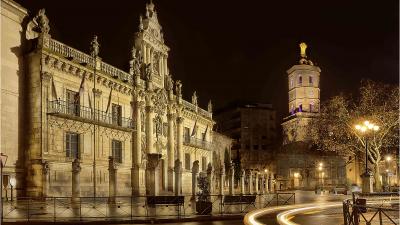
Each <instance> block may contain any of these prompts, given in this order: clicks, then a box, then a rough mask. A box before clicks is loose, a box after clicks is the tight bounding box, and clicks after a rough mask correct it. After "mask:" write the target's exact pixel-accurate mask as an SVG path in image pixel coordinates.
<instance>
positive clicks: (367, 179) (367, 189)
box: [361, 171, 374, 193]
mask: <svg viewBox="0 0 400 225" xmlns="http://www.w3.org/2000/svg"><path fill="white" fill-rule="evenodd" d="M361 178H362V193H373V192H374V176H373V175H372V173H371V172H370V171H368V172H367V173H363V174H361Z"/></svg>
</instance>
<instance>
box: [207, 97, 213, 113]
mask: <svg viewBox="0 0 400 225" xmlns="http://www.w3.org/2000/svg"><path fill="white" fill-rule="evenodd" d="M207 111H208V112H209V113H212V103H211V100H210V101H208V105H207Z"/></svg>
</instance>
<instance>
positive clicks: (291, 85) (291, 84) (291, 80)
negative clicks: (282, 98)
mask: <svg viewBox="0 0 400 225" xmlns="http://www.w3.org/2000/svg"><path fill="white" fill-rule="evenodd" d="M290 87H291V88H292V87H293V78H290Z"/></svg>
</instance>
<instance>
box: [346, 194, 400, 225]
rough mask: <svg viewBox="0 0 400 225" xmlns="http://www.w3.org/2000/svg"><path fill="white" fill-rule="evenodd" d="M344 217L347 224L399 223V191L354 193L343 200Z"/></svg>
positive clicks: (380, 224)
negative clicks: (350, 197)
mask: <svg viewBox="0 0 400 225" xmlns="http://www.w3.org/2000/svg"><path fill="white" fill-rule="evenodd" d="M343 219H344V224H345V225H363V224H365V225H372V224H379V225H382V224H396V225H398V224H399V223H400V221H399V193H371V194H360V193H353V199H346V200H344V201H343Z"/></svg>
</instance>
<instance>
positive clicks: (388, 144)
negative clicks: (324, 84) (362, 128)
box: [308, 80, 399, 190]
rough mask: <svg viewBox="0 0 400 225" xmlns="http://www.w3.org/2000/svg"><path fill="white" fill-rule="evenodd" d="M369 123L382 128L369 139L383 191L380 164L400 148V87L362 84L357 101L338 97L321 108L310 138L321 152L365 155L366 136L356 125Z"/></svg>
mask: <svg viewBox="0 0 400 225" xmlns="http://www.w3.org/2000/svg"><path fill="white" fill-rule="evenodd" d="M364 120H369V121H371V122H373V123H374V124H377V125H378V126H379V127H380V129H379V130H378V131H377V132H374V133H373V134H370V135H369V136H368V150H367V153H368V161H369V162H371V163H372V164H373V167H374V177H375V185H376V189H378V190H381V188H382V184H381V181H380V179H379V175H380V171H379V162H380V161H381V160H382V153H383V152H384V151H387V150H388V149H391V148H397V147H398V145H399V87H398V86H394V85H389V84H383V83H377V82H374V81H371V80H363V81H361V87H360V93H359V96H358V97H356V98H352V97H351V96H350V95H344V94H341V95H338V96H334V97H332V98H331V99H329V100H328V101H327V102H325V103H323V104H322V105H321V113H320V115H319V116H318V117H316V118H315V119H314V120H312V122H310V126H309V132H308V133H309V135H311V139H312V140H313V143H314V144H316V146H317V147H318V148H319V149H320V150H324V151H335V152H337V153H339V154H341V155H346V156H349V155H351V156H353V157H354V156H357V155H360V154H364V155H365V137H363V136H362V135H361V134H360V133H359V132H357V130H356V129H355V127H354V126H355V124H357V123H360V122H361V121H364Z"/></svg>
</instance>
